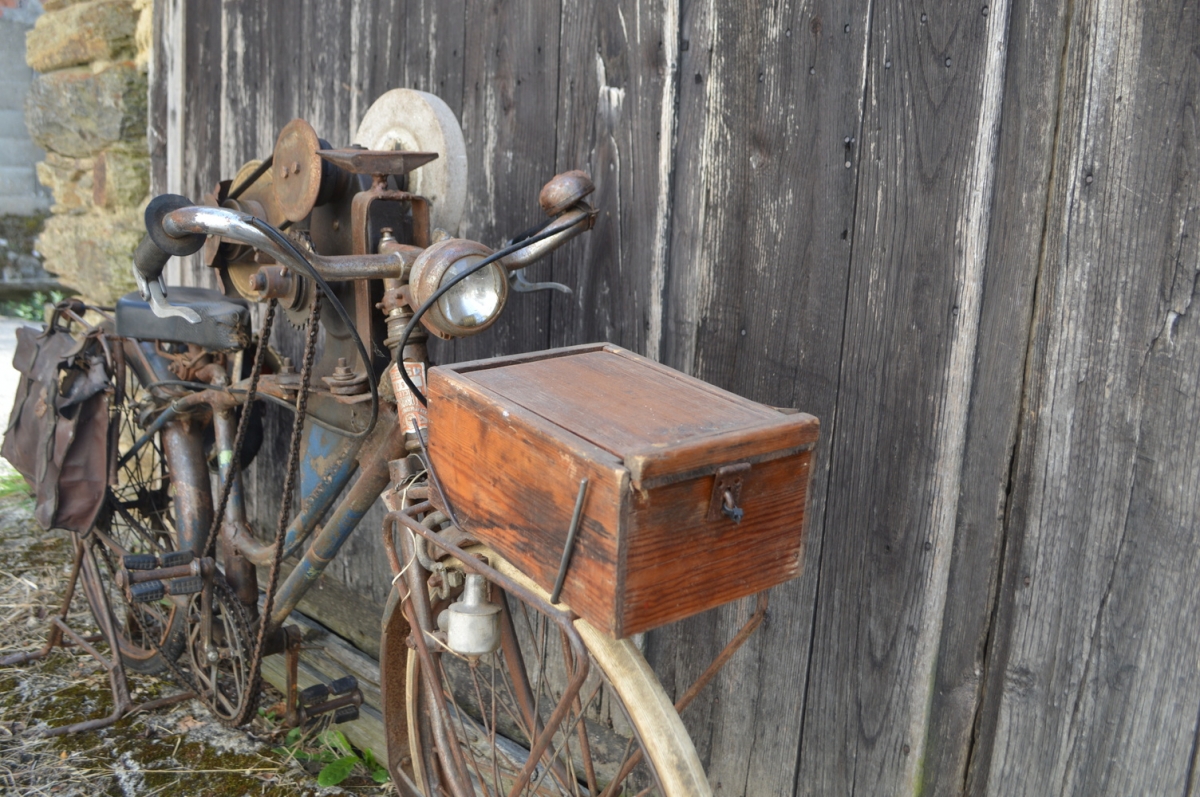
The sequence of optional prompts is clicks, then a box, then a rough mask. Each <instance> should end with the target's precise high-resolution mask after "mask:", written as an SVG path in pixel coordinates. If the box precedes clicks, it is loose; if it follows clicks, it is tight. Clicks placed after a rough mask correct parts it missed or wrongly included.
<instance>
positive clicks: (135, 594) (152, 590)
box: [129, 581, 167, 603]
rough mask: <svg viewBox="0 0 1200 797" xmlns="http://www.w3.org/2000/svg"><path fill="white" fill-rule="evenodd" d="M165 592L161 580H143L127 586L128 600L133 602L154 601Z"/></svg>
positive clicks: (160, 598) (159, 598)
mask: <svg viewBox="0 0 1200 797" xmlns="http://www.w3.org/2000/svg"><path fill="white" fill-rule="evenodd" d="M166 594H167V590H166V587H164V586H163V583H162V582H161V581H143V582H142V583H141V584H133V585H131V586H130V587H129V600H130V601H132V602H133V603H154V602H155V601H158V600H162V598H163V596H164V595H166Z"/></svg>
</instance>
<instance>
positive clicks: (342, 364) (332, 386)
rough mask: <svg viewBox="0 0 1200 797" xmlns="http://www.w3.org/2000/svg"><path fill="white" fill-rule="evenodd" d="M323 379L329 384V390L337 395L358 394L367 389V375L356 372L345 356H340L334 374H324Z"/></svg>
mask: <svg viewBox="0 0 1200 797" xmlns="http://www.w3.org/2000/svg"><path fill="white" fill-rule="evenodd" d="M321 381H323V382H324V383H325V384H327V385H329V392H330V393H333V394H334V395H335V396H357V395H359V394H361V393H365V392H366V390H367V375H366V374H365V373H361V374H358V373H355V372H354V369H353V368H351V367H350V366H349V364H347V362H346V358H345V357H339V358H338V361H337V366H336V367H335V368H334V369H333V375H332V376H323V377H321Z"/></svg>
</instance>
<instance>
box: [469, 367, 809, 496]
mask: <svg viewBox="0 0 1200 797" xmlns="http://www.w3.org/2000/svg"><path fill="white" fill-rule="evenodd" d="M450 370H453V371H454V372H456V373H458V374H459V375H461V376H463V377H464V378H466V379H468V380H469V381H471V382H474V383H475V384H478V385H480V386H481V387H484V388H486V389H487V390H489V391H491V392H492V393H494V394H496V395H497V396H499V397H501V398H503V399H504V400H506V401H510V402H512V403H514V404H517V405H519V406H521V407H523V408H525V409H527V410H529V411H530V412H532V413H534V414H535V415H538V416H540V417H542V418H544V419H546V420H547V421H549V422H550V423H552V424H554V425H555V426H557V427H559V428H561V429H563V430H565V431H567V432H569V433H571V434H573V435H575V436H577V437H579V438H582V439H583V440H586V441H587V442H589V443H591V444H592V445H594V446H596V447H597V448H600V449H602V450H604V451H607V452H608V453H610V454H612V455H613V456H614V457H615V458H616V459H618V460H620V461H621V462H623V463H624V465H625V467H626V468H628V470H629V474H630V481H631V483H632V486H633V487H634V489H638V490H642V489H650V488H652V487H656V486H659V485H662V484H668V483H671V482H674V481H679V480H682V479H687V478H695V477H697V476H700V475H703V474H704V473H706V472H712V471H713V470H715V469H716V468H719V467H721V466H723V465H726V464H729V463H730V462H733V461H749V462H753V461H761V460H764V459H774V458H776V457H781V456H786V455H788V454H793V453H795V452H796V451H798V450H802V449H804V448H808V447H811V446H812V445H813V444H814V443H815V442H816V439H817V433H818V423H817V419H816V418H814V417H813V416H811V415H808V414H805V413H790V414H784V413H782V412H780V411H779V410H776V409H774V408H771V407H767V406H765V405H762V404H758V403H756V402H753V401H750V400H748V399H744V398H742V397H741V396H738V395H735V394H733V393H730V392H728V391H725V390H721V389H720V388H717V387H714V386H713V385H710V384H708V383H707V382H703V381H701V380H699V379H695V378H693V377H690V376H687V375H686V374H683V373H680V372H679V371H675V370H673V369H671V368H668V367H666V366H663V365H660V364H659V363H656V362H654V361H653V360H650V359H648V358H646V357H642V356H640V355H637V354H634V353H633V352H631V351H628V350H626V349H623V348H621V347H619V346H614V345H612V344H605V343H601V344H588V345H584V346H572V347H568V348H563V349H555V350H551V351H543V352H537V353H535V354H532V355H518V356H515V357H501V358H495V359H491V360H481V361H476V362H471V363H461V364H459V365H455V366H451V367H450Z"/></svg>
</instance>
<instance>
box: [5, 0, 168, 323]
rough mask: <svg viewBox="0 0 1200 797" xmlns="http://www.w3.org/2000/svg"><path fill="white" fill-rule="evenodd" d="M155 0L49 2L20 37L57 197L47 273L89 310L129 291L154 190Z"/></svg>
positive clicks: (46, 240) (49, 224) (37, 129)
mask: <svg viewBox="0 0 1200 797" xmlns="http://www.w3.org/2000/svg"><path fill="white" fill-rule="evenodd" d="M151 5H152V3H151V0H85V2H71V1H70V0H50V1H49V2H46V3H44V7H45V13H44V14H43V15H42V16H41V17H39V18H38V21H37V24H36V25H35V26H34V27H33V29H32V30H30V31H29V33H28V34H27V35H26V39H25V47H26V51H25V57H26V60H27V61H28V63H29V66H31V67H32V68H33V69H35V70H37V71H38V72H39V73H41V74H39V75H38V77H37V78H36V79H35V81H34V83H33V86H32V87H31V88H30V91H29V95H28V97H27V99H26V103H25V119H26V124H27V125H28V126H29V134H30V136H31V137H32V138H33V140H34V141H35V142H37V144H38V145H39V146H41V147H42V148H43V149H44V150H46V159H45V160H44V161H43V162H41V163H39V164H38V167H37V170H38V179H39V180H40V181H41V182H42V184H43V185H45V186H47V187H48V188H50V190H51V191H52V192H53V194H54V204H53V205H52V206H51V208H50V211H51V214H52V215H51V216H50V218H49V219H47V221H46V226H45V229H44V231H43V233H42V235H41V237H40V238H39V239H38V250H39V251H40V252H41V253H42V255H43V256H44V257H45V267H46V269H47V270H48V271H50V272H52V273H55V274H57V275H58V276H59V279H60V281H61V282H62V283H63V284H64V285H68V286H70V287H72V288H75V289H76V290H78V291H80V292H81V293H82V294H83V295H84V296H85V297H87V298H88V299H89V300H91V301H94V302H98V303H101V304H111V303H112V302H113V301H114V300H115V299H116V297H118V296H120V295H122V294H124V293H127V292H128V291H130V290H133V289H134V283H133V277H132V274H131V272H130V262H131V258H132V255H133V250H134V248H135V247H136V246H137V243H138V240H140V238H141V236H142V233H143V231H144V228H143V227H142V210H143V209H144V207H145V203H146V201H147V199H148V196H147V194H148V191H149V187H150V173H149V167H150V159H149V154H148V153H149V150H148V149H147V146H146V99H147V76H146V64H147V63H148V60H149V59H148V52H149V44H150V42H149V38H150V37H149V36H148V35H146V34H147V32H148V31H149V30H150V25H149V22H150V19H149V17H150V13H151Z"/></svg>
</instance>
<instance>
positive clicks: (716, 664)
mask: <svg viewBox="0 0 1200 797" xmlns="http://www.w3.org/2000/svg"><path fill="white" fill-rule="evenodd" d="M766 616H767V593H766V592H765V591H763V592H760V593H758V604H757V606H756V607H755V609H754V614H752V615H750V619H749V620H747V621H746V624H745V625H743V626H742V628H741V630H740V631H738V632H737V634H736V635H734V637H733V639H731V640H729V644H727V645H726V646H725V648H724V649H723V650H722V651H721V652H720V653H719V654H717V657H716V658H715V659H713V660H712V663H711V664H709V665H708V668H707V669H706V670H705V671H704V672H703V673H701V675H700V677H699V678H697V679H696V680H695V682H693V683H692V685H691V686H689V687H688V689H687V691H686V692H684V693H683V697H681V698H679V700H677V701H675V713H677V714H681V713H683V710H684V709H685V708H687V707H688V704H689V703H691V702H692V701H693V700H694V699H695V698H696V695H698V694H700V692H701V690H703V689H704V687H706V686H708V684H709V682H710V681H712V679H713V678H715V677H716V675H717V673H718V672H720V671H721V670H722V668H724V667H725V665H726V664H727V663H728V662H729V660H730V659H731V658H733V654H734V653H737V651H738V648H740V647H741V646H742V645H743V644H744V643H745V642H746V640H747V639H749V638H750V635H751V634H753V633H754V632H755V630H756V629H757V628H758V627H759V625H761V624H762V621H763V618H764V617H766ZM641 760H642V751H641V750H638V751H637V752H636V753H634V754H633V755H632V756H630V757H629V758H628V759H627V760H626V761H625V764H624V765H623V766H622V767H621V769H620V771H619V772H618V773H617V777H616V778H614V779H613V781H612V782H613V784H619V783H620V782H621V781H623V780H625V778H627V777H629V773H630V772H632V771H633V768H634V767H636V766H637V765H638V764H639V763H641ZM612 788H613V787H612V786H610V787H609V788H608V790H606V791H605V792H604V794H602V795H601V797H608V796H609V794H610V793H611V792H612Z"/></svg>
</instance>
